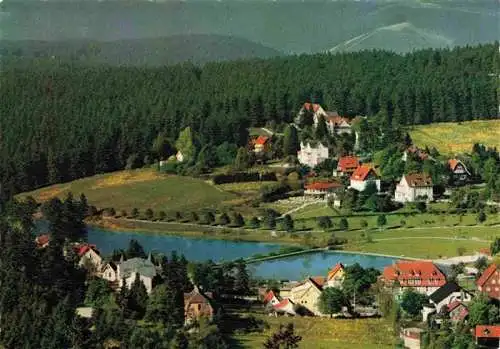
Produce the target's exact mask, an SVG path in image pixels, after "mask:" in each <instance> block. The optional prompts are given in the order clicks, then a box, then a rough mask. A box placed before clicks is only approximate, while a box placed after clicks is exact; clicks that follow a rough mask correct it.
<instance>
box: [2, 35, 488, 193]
mask: <svg viewBox="0 0 500 349" xmlns="http://www.w3.org/2000/svg"><path fill="white" fill-rule="evenodd" d="M497 59H498V44H497V43H496V44H491V45H484V46H476V47H466V48H456V49H453V50H451V51H450V50H424V51H417V52H414V53H411V54H408V55H398V54H395V53H389V52H383V51H370V52H368V51H365V52H360V53H345V54H337V55H326V54H325V55H312V56H307V55H303V56H292V57H283V58H275V59H269V60H253V61H238V62H226V63H210V64H207V65H205V66H203V67H201V68H200V67H196V66H193V65H188V64H184V65H179V66H171V67H163V68H145V67H141V68H139V67H136V68H118V67H116V68H113V67H104V66H91V67H89V66H85V67H82V66H78V65H75V64H73V65H69V64H62V63H61V64H57V63H56V61H50V62H48V63H47V64H46V65H44V64H43V62H41V61H39V62H37V64H32V65H27V66H25V67H24V68H23V69H20V68H14V67H10V66H9V65H4V66H3V67H2V68H3V72H2V75H1V81H0V83H1V86H2V88H1V89H0V100H1V101H2V103H1V104H0V116H1V117H0V137H1V138H0V139H1V141H0V180H1V182H2V183H3V184H4V188H6V189H7V190H9V191H14V192H19V191H25V190H28V189H31V188H34V187H38V186H42V185H46V184H49V183H55V182H60V181H66V180H70V179H74V178H78V177H83V176H88V175H92V174H94V173H99V172H106V171H111V170H116V169H121V168H124V166H125V163H126V161H127V159H128V158H129V157H130V156H131V155H132V154H136V155H137V156H138V157H139V158H141V159H142V158H144V157H145V156H149V157H151V155H153V154H151V145H152V143H153V140H154V139H155V138H156V137H157V135H158V134H159V133H160V132H164V133H165V134H166V136H167V137H169V138H170V139H171V140H175V139H176V137H177V136H178V134H179V131H180V130H181V129H183V128H185V127H187V126H190V127H191V129H192V130H193V133H194V134H195V137H196V143H197V144H196V146H197V149H198V150H200V149H202V148H204V154H205V156H206V154H208V153H210V152H211V151H213V149H214V148H215V147H216V146H218V145H220V144H221V143H223V142H228V143H233V144H236V145H243V144H245V143H246V142H247V129H246V128H247V127H248V126H251V125H252V126H259V125H264V124H266V123H269V122H272V123H276V124H280V123H283V122H290V121H291V120H292V117H293V116H294V115H295V113H296V112H297V110H298V108H299V107H300V106H301V105H302V103H304V102H305V101H307V100H312V101H316V102H320V103H322V104H323V105H324V106H325V107H326V108H328V109H330V110H335V109H336V110H338V111H339V113H340V114H346V115H357V114H362V115H368V116H373V115H376V114H381V115H382V116H385V118H387V119H388V120H387V121H388V123H387V124H388V125H391V124H392V125H397V124H420V123H430V122H436V121H461V120H471V119H475V118H495V117H497V106H498V100H497V89H496V88H497V78H496V75H494V74H492V73H494V72H496V67H497V64H498V61H497Z"/></svg>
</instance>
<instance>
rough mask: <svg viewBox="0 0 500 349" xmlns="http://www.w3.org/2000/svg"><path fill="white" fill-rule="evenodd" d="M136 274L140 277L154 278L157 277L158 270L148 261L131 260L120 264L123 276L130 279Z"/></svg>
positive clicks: (140, 259)
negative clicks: (131, 275) (132, 274)
mask: <svg viewBox="0 0 500 349" xmlns="http://www.w3.org/2000/svg"><path fill="white" fill-rule="evenodd" d="M133 272H136V273H139V274H140V275H143V276H146V277H150V278H153V277H155V276H156V268H155V266H154V265H153V263H152V262H151V261H150V260H148V259H143V258H131V259H127V260H126V261H125V262H123V263H121V264H120V273H121V274H122V275H121V276H125V277H128V276H129V275H130V274H131V273H133Z"/></svg>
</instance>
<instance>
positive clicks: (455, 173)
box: [448, 159, 471, 183]
mask: <svg viewBox="0 0 500 349" xmlns="http://www.w3.org/2000/svg"><path fill="white" fill-rule="evenodd" d="M448 168H449V169H450V171H451V176H452V179H453V181H454V182H461V183H465V182H467V180H468V179H469V178H470V176H471V174H470V172H469V170H468V169H467V167H465V164H464V163H463V162H462V161H460V160H458V159H450V160H448Z"/></svg>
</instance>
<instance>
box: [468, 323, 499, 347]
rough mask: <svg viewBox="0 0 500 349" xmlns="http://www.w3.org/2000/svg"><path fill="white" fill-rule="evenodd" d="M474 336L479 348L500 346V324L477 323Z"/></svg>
mask: <svg viewBox="0 0 500 349" xmlns="http://www.w3.org/2000/svg"><path fill="white" fill-rule="evenodd" d="M474 338H475V339H476V346H477V347H478V348H500V326H499V325H477V326H476V328H475V330H474Z"/></svg>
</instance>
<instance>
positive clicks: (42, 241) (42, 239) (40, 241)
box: [35, 234, 50, 247]
mask: <svg viewBox="0 0 500 349" xmlns="http://www.w3.org/2000/svg"><path fill="white" fill-rule="evenodd" d="M49 240H50V237H49V234H42V235H39V236H37V237H36V239H35V243H36V244H37V245H38V247H42V246H45V245H46V244H48V243H49Z"/></svg>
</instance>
